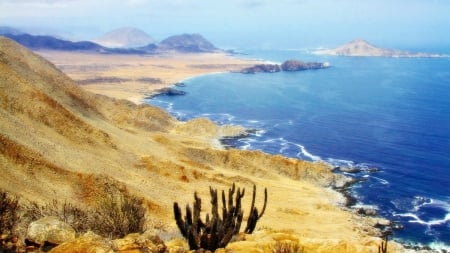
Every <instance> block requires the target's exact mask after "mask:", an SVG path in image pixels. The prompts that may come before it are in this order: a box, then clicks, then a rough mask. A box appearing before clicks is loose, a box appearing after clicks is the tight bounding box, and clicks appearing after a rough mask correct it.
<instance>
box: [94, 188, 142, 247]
mask: <svg viewBox="0 0 450 253" xmlns="http://www.w3.org/2000/svg"><path fill="white" fill-rule="evenodd" d="M145 214H146V209H145V208H144V206H143V199H142V198H139V197H136V196H132V195H130V194H129V193H128V192H127V191H126V189H120V188H117V187H116V186H115V185H112V188H110V189H108V191H107V192H106V194H105V196H104V198H103V199H101V200H100V201H99V202H98V203H97V206H96V210H95V211H94V213H93V220H92V224H91V229H92V230H93V231H94V232H96V233H97V234H99V235H101V236H104V237H110V238H122V237H124V236H125V235H127V234H130V233H142V232H144V225H145Z"/></svg>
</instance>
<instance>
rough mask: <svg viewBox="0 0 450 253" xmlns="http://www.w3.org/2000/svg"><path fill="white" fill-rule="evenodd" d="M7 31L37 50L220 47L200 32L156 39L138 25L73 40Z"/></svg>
mask: <svg viewBox="0 0 450 253" xmlns="http://www.w3.org/2000/svg"><path fill="white" fill-rule="evenodd" d="M1 34H2V35H4V36H6V37H8V38H10V39H13V40H15V41H16V42H18V43H20V44H22V45H24V46H26V47H28V48H30V49H33V50H43V49H45V50H67V51H91V52H97V53H118V54H130V53H131V54H152V53H159V52H166V51H175V52H183V53H209V52H216V51H218V50H219V49H217V48H216V47H215V46H214V45H213V44H212V43H211V42H209V41H208V40H206V39H205V38H203V36H201V35H200V34H181V35H174V36H170V37H168V38H166V39H164V40H162V41H161V42H160V43H156V42H155V41H154V40H153V39H152V38H151V37H150V36H149V35H148V34H146V33H145V32H143V31H141V30H138V29H135V28H120V29H116V30H113V31H111V32H109V33H107V34H105V35H104V36H102V37H100V38H99V39H96V40H94V42H92V41H77V42H73V41H69V40H64V39H59V38H56V37H53V36H44V35H31V34H27V33H23V32H20V31H19V30H16V29H14V28H10V27H2V29H0V35H1Z"/></svg>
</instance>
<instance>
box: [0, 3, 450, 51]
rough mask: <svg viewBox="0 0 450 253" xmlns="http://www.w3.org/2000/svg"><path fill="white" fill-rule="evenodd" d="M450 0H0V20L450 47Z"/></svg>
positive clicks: (257, 44) (275, 42) (161, 34)
mask: <svg viewBox="0 0 450 253" xmlns="http://www.w3.org/2000/svg"><path fill="white" fill-rule="evenodd" d="M449 13H450V1H449V0H276V1H274V0H224V1H216V0H95V1H94V0H0V26H10V27H15V28H19V29H22V30H24V31H27V32H31V33H40V34H51V35H58V36H60V37H63V38H67V39H72V40H89V39H94V38H96V37H100V36H101V35H102V34H104V33H106V32H108V31H110V30H113V29H116V28H120V27H135V28H138V29H141V30H143V31H145V32H147V33H148V34H149V35H151V36H152V37H153V38H154V39H156V40H162V39H164V38H166V37H168V36H171V35H175V34H182V33H200V34H201V35H203V36H204V37H205V38H206V39H208V40H210V41H211V42H213V44H215V45H217V46H219V47H222V48H255V49H258V48H271V49H276V48H292V49H296V48H304V47H321V46H324V47H332V46H337V45H340V44H343V43H346V42H348V41H351V40H353V39H356V38H362V39H366V40H368V41H370V42H371V43H373V44H375V45H380V46H385V47H394V48H420V47H429V46H440V47H447V48H450V32H449V31H450V14H449Z"/></svg>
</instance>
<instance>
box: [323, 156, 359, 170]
mask: <svg viewBox="0 0 450 253" xmlns="http://www.w3.org/2000/svg"><path fill="white" fill-rule="evenodd" d="M326 162H327V163H329V164H331V165H333V166H342V167H349V168H353V167H354V166H355V163H354V162H353V161H349V160H343V159H335V158H327V159H326Z"/></svg>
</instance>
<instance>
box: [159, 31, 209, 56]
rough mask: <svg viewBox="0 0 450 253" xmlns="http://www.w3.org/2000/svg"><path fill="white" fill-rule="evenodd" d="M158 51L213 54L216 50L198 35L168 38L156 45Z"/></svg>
mask: <svg viewBox="0 0 450 253" xmlns="http://www.w3.org/2000/svg"><path fill="white" fill-rule="evenodd" d="M158 50H160V51H170V50H173V51H178V52H186V53H204V52H215V51H217V48H216V47H215V46H214V45H213V44H212V43H211V42H209V41H207V40H206V39H205V38H203V36H201V35H200V34H181V35H174V36H170V37H168V38H167V39H165V40H163V41H161V42H160V43H159V44H158Z"/></svg>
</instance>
